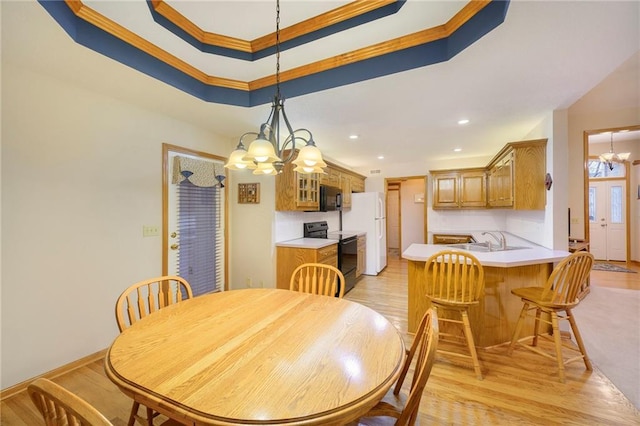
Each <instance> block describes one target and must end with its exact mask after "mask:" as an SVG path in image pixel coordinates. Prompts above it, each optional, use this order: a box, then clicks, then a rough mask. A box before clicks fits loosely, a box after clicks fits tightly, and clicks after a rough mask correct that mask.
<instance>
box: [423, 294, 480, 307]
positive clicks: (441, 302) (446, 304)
mask: <svg viewBox="0 0 640 426" xmlns="http://www.w3.org/2000/svg"><path fill="white" fill-rule="evenodd" d="M427 299H429V300H430V301H431V303H433V304H435V305H439V306H443V307H447V308H451V309H457V308H459V309H464V308H468V307H469V306H473V305H477V304H479V303H480V302H479V301H478V300H474V301H471V302H458V301H455V300H445V299H439V298H437V297H430V296H427Z"/></svg>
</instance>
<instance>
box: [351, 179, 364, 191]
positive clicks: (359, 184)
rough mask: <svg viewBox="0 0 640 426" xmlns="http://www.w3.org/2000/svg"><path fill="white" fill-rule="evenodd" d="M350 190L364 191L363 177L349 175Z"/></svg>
mask: <svg viewBox="0 0 640 426" xmlns="http://www.w3.org/2000/svg"><path fill="white" fill-rule="evenodd" d="M351 192H364V178H363V177H361V176H351Z"/></svg>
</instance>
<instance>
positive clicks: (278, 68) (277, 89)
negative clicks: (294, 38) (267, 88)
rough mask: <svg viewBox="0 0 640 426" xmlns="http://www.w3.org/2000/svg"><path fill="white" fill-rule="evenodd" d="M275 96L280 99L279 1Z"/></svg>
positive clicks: (278, 7)
mask: <svg viewBox="0 0 640 426" xmlns="http://www.w3.org/2000/svg"><path fill="white" fill-rule="evenodd" d="M276 96H277V97H278V99H279V98H280V0H277V1H276Z"/></svg>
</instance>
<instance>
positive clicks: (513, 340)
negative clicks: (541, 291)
mask: <svg viewBox="0 0 640 426" xmlns="http://www.w3.org/2000/svg"><path fill="white" fill-rule="evenodd" d="M528 309H529V304H528V303H526V302H525V304H524V305H523V306H522V310H521V311H520V317H519V318H518V322H517V323H516V329H515V331H514V332H513V337H512V338H511V344H509V349H508V350H507V354H508V355H509V356H511V355H512V354H513V348H514V347H515V346H516V343H517V342H518V339H519V338H520V333H521V332H522V326H523V325H524V319H525V317H526V316H527V310H528Z"/></svg>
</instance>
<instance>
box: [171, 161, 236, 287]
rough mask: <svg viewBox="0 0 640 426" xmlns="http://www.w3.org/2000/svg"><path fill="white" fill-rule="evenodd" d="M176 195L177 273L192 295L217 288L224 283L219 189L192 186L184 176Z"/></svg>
mask: <svg viewBox="0 0 640 426" xmlns="http://www.w3.org/2000/svg"><path fill="white" fill-rule="evenodd" d="M184 173H189V172H184ZM177 198H178V200H177V201H178V202H177V204H178V244H179V247H180V250H179V253H178V265H177V270H178V274H179V275H180V276H181V277H183V278H185V279H186V280H187V281H188V282H189V284H190V285H191V288H192V290H193V294H194V296H197V295H200V294H203V293H209V292H212V291H220V290H222V288H223V284H224V283H223V280H224V270H223V268H224V230H223V227H222V226H221V224H222V223H223V221H222V219H223V212H222V200H221V198H222V197H221V189H220V187H219V186H218V185H216V186H212V187H201V186H195V185H194V184H193V183H191V182H190V181H189V180H188V179H185V180H183V181H182V182H180V183H179V184H178V185H177Z"/></svg>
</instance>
